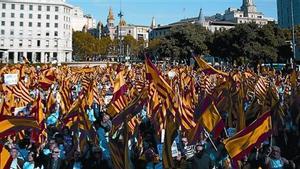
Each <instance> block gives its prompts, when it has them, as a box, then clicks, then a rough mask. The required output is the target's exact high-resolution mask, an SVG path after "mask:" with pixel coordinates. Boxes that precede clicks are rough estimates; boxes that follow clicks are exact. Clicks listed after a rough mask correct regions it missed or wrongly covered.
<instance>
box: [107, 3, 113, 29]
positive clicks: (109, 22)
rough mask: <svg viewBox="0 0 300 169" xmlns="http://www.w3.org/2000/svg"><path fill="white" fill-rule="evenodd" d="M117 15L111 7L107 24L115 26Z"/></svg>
mask: <svg viewBox="0 0 300 169" xmlns="http://www.w3.org/2000/svg"><path fill="white" fill-rule="evenodd" d="M114 22H115V17H114V14H113V11H112V8H111V7H110V8H109V12H108V16H107V26H108V27H114Z"/></svg>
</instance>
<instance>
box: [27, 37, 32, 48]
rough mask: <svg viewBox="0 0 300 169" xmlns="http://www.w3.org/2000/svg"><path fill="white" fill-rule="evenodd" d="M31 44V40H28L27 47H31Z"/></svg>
mask: <svg viewBox="0 0 300 169" xmlns="http://www.w3.org/2000/svg"><path fill="white" fill-rule="evenodd" d="M31 46H32V40H30V39H29V40H28V47H31Z"/></svg>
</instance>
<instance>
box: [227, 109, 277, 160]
mask: <svg viewBox="0 0 300 169" xmlns="http://www.w3.org/2000/svg"><path fill="white" fill-rule="evenodd" d="M271 130H272V122H271V113H270V112H266V113H264V114H263V115H262V116H261V117H259V118H258V119H256V120H255V121H254V122H253V123H251V124H250V125H249V126H248V127H246V128H244V129H243V130H241V131H240V132H238V133H237V134H235V135H234V136H233V137H230V138H228V139H226V140H225V141H224V144H225V148H226V150H227V152H228V154H229V155H230V157H231V158H232V160H233V161H238V160H240V159H242V158H243V157H244V156H245V155H247V154H249V153H250V151H251V150H252V149H253V148H254V147H255V146H256V145H258V144H260V143H261V142H263V141H264V140H265V139H267V138H268V137H269V136H270V134H271Z"/></svg>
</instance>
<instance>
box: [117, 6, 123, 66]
mask: <svg viewBox="0 0 300 169" xmlns="http://www.w3.org/2000/svg"><path fill="white" fill-rule="evenodd" d="M123 16H124V15H123V13H122V10H121V9H120V13H119V14H118V17H119V18H120V22H119V40H120V41H119V59H118V60H119V62H120V61H121V56H122V23H121V21H122V17H123Z"/></svg>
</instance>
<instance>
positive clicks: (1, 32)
mask: <svg viewBox="0 0 300 169" xmlns="http://www.w3.org/2000/svg"><path fill="white" fill-rule="evenodd" d="M0 34H1V35H5V30H4V29H1V31H0ZM14 34H15V32H14V30H10V35H14ZM19 35H20V36H23V31H21V30H20V31H19ZM36 35H37V36H41V32H38V33H37V34H36ZM45 35H46V36H50V32H46V33H45ZM53 35H54V36H58V31H54V33H53ZM28 36H32V30H29V31H28Z"/></svg>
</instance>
